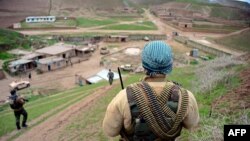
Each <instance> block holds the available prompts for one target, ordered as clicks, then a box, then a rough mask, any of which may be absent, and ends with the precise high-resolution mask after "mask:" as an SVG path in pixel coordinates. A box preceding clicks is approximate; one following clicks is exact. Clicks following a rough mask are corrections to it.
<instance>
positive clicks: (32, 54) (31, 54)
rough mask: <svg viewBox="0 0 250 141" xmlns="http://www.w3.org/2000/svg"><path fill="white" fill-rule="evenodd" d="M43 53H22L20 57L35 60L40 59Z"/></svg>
mask: <svg viewBox="0 0 250 141" xmlns="http://www.w3.org/2000/svg"><path fill="white" fill-rule="evenodd" d="M44 57H45V55H43V54H39V53H35V52H34V53H30V54H27V55H24V56H22V57H21V58H22V59H27V60H33V61H36V60H39V59H42V58H44Z"/></svg>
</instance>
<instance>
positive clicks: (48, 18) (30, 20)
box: [25, 16, 56, 23]
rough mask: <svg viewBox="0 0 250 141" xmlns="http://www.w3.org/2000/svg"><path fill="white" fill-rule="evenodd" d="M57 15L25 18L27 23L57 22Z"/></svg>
mask: <svg viewBox="0 0 250 141" xmlns="http://www.w3.org/2000/svg"><path fill="white" fill-rule="evenodd" d="M55 21H56V17H55V16H29V17H26V18H25V22H26V23H39V22H55Z"/></svg>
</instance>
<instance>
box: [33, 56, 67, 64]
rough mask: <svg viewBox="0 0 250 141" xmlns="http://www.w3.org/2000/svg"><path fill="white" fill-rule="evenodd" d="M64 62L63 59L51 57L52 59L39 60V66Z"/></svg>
mask: <svg viewBox="0 0 250 141" xmlns="http://www.w3.org/2000/svg"><path fill="white" fill-rule="evenodd" d="M62 60H63V58H62V57H56V56H51V57H47V58H44V59H39V60H38V62H37V63H39V64H51V63H54V62H59V61H62Z"/></svg>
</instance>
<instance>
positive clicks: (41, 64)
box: [37, 56, 67, 72]
mask: <svg viewBox="0 0 250 141" xmlns="http://www.w3.org/2000/svg"><path fill="white" fill-rule="evenodd" d="M66 66H67V61H66V60H65V59H64V58H62V57H57V56H51V57H47V58H43V59H40V60H38V61H37V70H38V71H41V72H47V71H52V70H57V69H60V68H64V67H66Z"/></svg>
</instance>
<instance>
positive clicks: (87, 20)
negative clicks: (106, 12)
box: [76, 17, 117, 27]
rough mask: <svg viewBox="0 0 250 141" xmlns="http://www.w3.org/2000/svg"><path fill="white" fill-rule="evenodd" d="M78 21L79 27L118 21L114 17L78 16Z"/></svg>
mask: <svg viewBox="0 0 250 141" xmlns="http://www.w3.org/2000/svg"><path fill="white" fill-rule="evenodd" d="M76 21H77V25H78V26H79V27H94V26H102V25H108V24H114V23H117V21H116V20H113V19H90V18H83V17H82V18H77V20H76Z"/></svg>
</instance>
